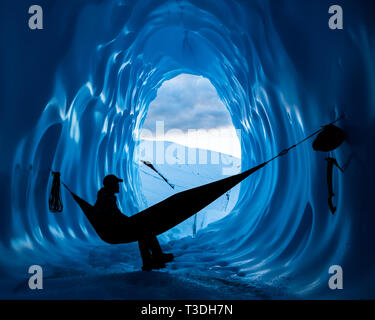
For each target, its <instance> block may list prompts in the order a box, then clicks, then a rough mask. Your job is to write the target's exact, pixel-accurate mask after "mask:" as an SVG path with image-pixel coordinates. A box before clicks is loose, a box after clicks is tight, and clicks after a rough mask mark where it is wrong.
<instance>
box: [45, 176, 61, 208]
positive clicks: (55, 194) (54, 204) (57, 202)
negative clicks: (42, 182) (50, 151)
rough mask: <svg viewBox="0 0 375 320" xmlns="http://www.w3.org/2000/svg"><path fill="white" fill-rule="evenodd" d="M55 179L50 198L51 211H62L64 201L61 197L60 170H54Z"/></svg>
mask: <svg viewBox="0 0 375 320" xmlns="http://www.w3.org/2000/svg"><path fill="white" fill-rule="evenodd" d="M52 175H53V181H52V187H51V193H50V196H49V199H48V206H49V211H51V212H55V213H56V212H62V210H63V203H62V199H61V188H60V172H55V171H52Z"/></svg>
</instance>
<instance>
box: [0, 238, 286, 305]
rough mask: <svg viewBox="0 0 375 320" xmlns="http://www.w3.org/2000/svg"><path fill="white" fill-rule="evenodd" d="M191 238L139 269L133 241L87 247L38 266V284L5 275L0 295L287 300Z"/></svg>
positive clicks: (278, 288)
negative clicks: (166, 258)
mask: <svg viewBox="0 0 375 320" xmlns="http://www.w3.org/2000/svg"><path fill="white" fill-rule="evenodd" d="M193 242H194V238H191V237H187V238H184V239H181V240H177V241H175V242H174V243H173V245H170V244H165V245H163V249H164V250H166V251H167V252H168V251H170V250H169V249H172V248H173V249H172V250H171V252H173V253H174V254H175V260H174V261H173V262H171V263H169V264H168V265H167V267H166V268H164V269H160V270H153V271H151V272H144V271H141V259H140V256H139V252H138V247H137V245H136V244H126V245H116V246H109V245H98V246H95V247H92V248H91V249H90V250H88V251H87V252H86V253H83V257H82V259H81V261H80V262H72V261H67V263H66V265H61V264H59V265H51V264H49V265H42V268H43V272H44V274H43V289H42V290H30V289H29V287H28V279H29V276H30V275H27V274H26V273H25V277H24V278H23V279H20V278H18V279H12V278H8V279H7V280H5V281H4V282H3V284H2V286H5V287H6V288H7V290H5V291H4V290H2V292H3V293H4V292H8V294H6V295H5V296H3V297H0V298H1V299H9V298H10V299H69V300H70V299H73V300H76V299H84V300H86V299H129V300H133V299H135V300H164V299H172V300H176V299H192V300H196V299H198V300H200V299H208V300H211V299H215V300H258V299H283V298H287V299H289V298H290V296H288V294H287V290H286V289H285V288H284V287H283V286H280V285H275V286H272V285H265V284H264V283H262V281H260V280H259V281H257V280H252V281H249V280H248V279H247V278H246V277H245V275H244V274H242V273H241V272H239V269H238V268H237V267H233V266H231V265H230V263H229V262H227V261H225V260H223V259H221V255H220V252H219V251H216V249H215V248H212V247H211V248H210V247H208V246H206V247H202V246H201V247H199V246H196V244H195V245H194V244H193V245H192V246H189V244H192V243H193Z"/></svg>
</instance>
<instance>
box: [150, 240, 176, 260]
mask: <svg viewBox="0 0 375 320" xmlns="http://www.w3.org/2000/svg"><path fill="white" fill-rule="evenodd" d="M150 250H151V252H152V257H153V258H155V259H158V260H159V261H161V262H162V263H167V262H171V261H172V260H173V259H174V256H173V254H172V253H163V251H162V250H161V247H160V244H159V241H158V239H157V238H156V236H151V237H150Z"/></svg>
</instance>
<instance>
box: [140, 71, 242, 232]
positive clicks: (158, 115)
mask: <svg viewBox="0 0 375 320" xmlns="http://www.w3.org/2000/svg"><path fill="white" fill-rule="evenodd" d="M140 138H141V140H140V144H139V150H138V154H139V157H138V160H139V161H138V163H139V171H138V172H139V175H140V181H141V190H142V201H143V202H144V206H145V207H149V206H151V205H153V204H155V203H157V202H160V201H161V200H163V199H165V198H167V197H169V196H171V195H173V194H175V193H177V192H180V191H183V190H187V189H190V188H194V187H197V186H200V185H203V184H206V183H209V182H213V181H216V180H219V179H222V178H224V177H227V176H230V175H233V174H236V173H239V172H240V171H241V144H240V131H239V130H236V129H235V128H234V126H233V122H232V118H231V115H230V113H229V111H228V110H227V108H226V107H225V105H224V103H223V102H222V100H221V99H220V97H219V95H218V93H217V90H216V89H215V87H214V86H213V85H212V83H211V82H210V80H209V79H207V78H205V77H202V76H197V75H192V74H180V75H178V76H176V77H174V78H172V79H170V80H166V81H164V82H163V83H162V85H161V86H160V88H159V89H158V91H157V95H156V98H155V99H154V100H153V101H151V103H150V104H149V108H148V111H147V114H146V117H145V119H144V122H143V127H142V129H141V133H140ZM238 193H239V187H238V186H237V187H235V188H233V189H232V190H230V191H228V192H227V193H226V194H225V195H223V196H222V197H221V198H219V199H217V200H216V201H215V202H213V203H212V204H211V205H209V206H208V207H206V208H205V209H203V210H202V211H201V212H199V213H198V214H196V215H195V216H193V217H192V218H190V219H188V220H187V221H185V222H184V223H181V224H180V225H178V226H177V227H175V228H173V229H172V230H170V231H168V232H167V233H166V234H165V237H167V238H168V239H176V238H181V237H183V236H189V235H190V236H195V234H196V233H197V232H198V231H199V230H200V229H203V228H205V227H206V226H207V225H208V224H210V223H212V222H214V221H217V220H219V219H221V218H223V217H224V216H226V215H227V214H228V213H229V212H230V211H231V209H232V208H233V207H234V205H235V204H236V202H237V199H238Z"/></svg>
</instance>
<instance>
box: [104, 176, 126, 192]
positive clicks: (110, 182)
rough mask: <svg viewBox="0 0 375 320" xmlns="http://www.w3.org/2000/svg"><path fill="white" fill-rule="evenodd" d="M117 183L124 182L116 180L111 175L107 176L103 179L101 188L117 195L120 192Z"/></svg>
mask: <svg viewBox="0 0 375 320" xmlns="http://www.w3.org/2000/svg"><path fill="white" fill-rule="evenodd" d="M119 182H124V180H122V179H119V178H117V177H116V176H115V175H113V174H109V175H107V176H105V177H104V179H103V186H104V187H105V188H107V189H109V190H111V191H112V192H113V193H119V192H120V187H119Z"/></svg>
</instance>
